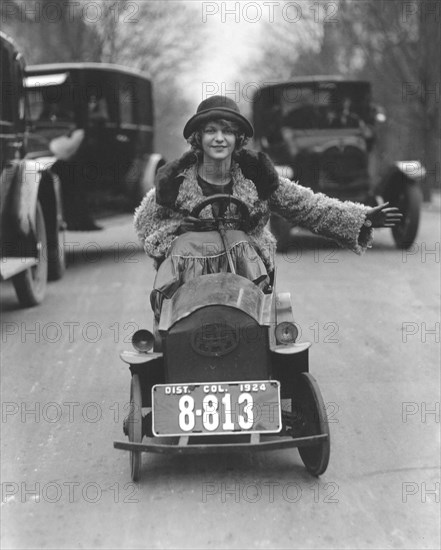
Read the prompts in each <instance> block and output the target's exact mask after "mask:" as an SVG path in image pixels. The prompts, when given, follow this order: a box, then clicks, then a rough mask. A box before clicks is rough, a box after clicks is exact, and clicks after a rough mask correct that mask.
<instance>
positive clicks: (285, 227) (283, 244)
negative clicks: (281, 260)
mask: <svg viewBox="0 0 441 550" xmlns="http://www.w3.org/2000/svg"><path fill="white" fill-rule="evenodd" d="M270 230H271V233H272V234H273V235H274V237H275V238H276V240H277V252H285V251H286V250H287V248H288V247H289V244H290V239H291V224H290V223H289V222H287V221H286V220H284V219H283V218H282V217H280V216H277V215H275V214H273V215H272V216H271V218H270Z"/></svg>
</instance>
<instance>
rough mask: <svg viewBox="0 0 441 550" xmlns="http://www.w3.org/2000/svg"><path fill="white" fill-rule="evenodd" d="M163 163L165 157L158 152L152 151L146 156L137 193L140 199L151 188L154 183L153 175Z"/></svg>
mask: <svg viewBox="0 0 441 550" xmlns="http://www.w3.org/2000/svg"><path fill="white" fill-rule="evenodd" d="M164 164H165V159H164V157H163V156H162V155H160V154H159V153H152V154H151V155H149V156H148V159H147V162H146V164H145V167H144V171H143V173H142V176H141V181H140V183H139V194H140V197H139V198H140V199H142V198H143V197H144V195H146V193H148V192H149V191H150V189H153V187H154V185H155V175H156V172H157V170H158V168H160V167H161V166H163V165H164Z"/></svg>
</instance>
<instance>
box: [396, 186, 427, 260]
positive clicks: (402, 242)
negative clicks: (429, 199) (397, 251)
mask: <svg viewBox="0 0 441 550" xmlns="http://www.w3.org/2000/svg"><path fill="white" fill-rule="evenodd" d="M392 202H393V204H391V206H397V207H398V209H399V210H400V212H402V213H403V219H402V222H401V223H400V224H398V225H396V226H395V227H393V228H392V235H393V238H394V241H395V244H396V245H397V248H401V249H404V250H407V249H408V248H410V247H411V246H412V244H413V242H414V241H415V237H416V235H417V232H418V225H419V221H420V209H421V202H422V193H421V189H420V188H419V187H418V186H416V185H409V184H407V185H403V187H402V189H400V192H399V195H398V197H397V199H396V200H394V201H391V203H392Z"/></svg>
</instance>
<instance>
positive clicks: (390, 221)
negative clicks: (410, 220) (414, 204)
mask: <svg viewBox="0 0 441 550" xmlns="http://www.w3.org/2000/svg"><path fill="white" fill-rule="evenodd" d="M388 205H389V203H388V202H385V203H383V204H380V205H378V206H376V207H375V208H370V209H369V210H368V213H367V214H366V221H370V222H371V224H372V227H394V226H395V225H398V224H399V223H401V220H402V218H403V214H402V213H401V212H400V211H399V210H398V208H397V207H396V206H391V207H389V208H387V207H388ZM365 225H368V224H366V222H365Z"/></svg>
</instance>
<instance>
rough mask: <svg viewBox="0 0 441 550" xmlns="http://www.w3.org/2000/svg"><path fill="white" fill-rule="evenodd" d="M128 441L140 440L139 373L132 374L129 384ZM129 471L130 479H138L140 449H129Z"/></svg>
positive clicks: (140, 399)
mask: <svg viewBox="0 0 441 550" xmlns="http://www.w3.org/2000/svg"><path fill="white" fill-rule="evenodd" d="M128 432H129V441H130V442H131V443H141V441H142V393H141V382H140V380H139V375H138V374H134V375H133V376H132V381H131V384H130V412H129V417H128ZM129 455H130V457H129V458H130V471H131V476H132V481H134V482H137V481H138V480H139V474H140V471H141V458H142V453H141V452H140V451H130V452H129Z"/></svg>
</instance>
